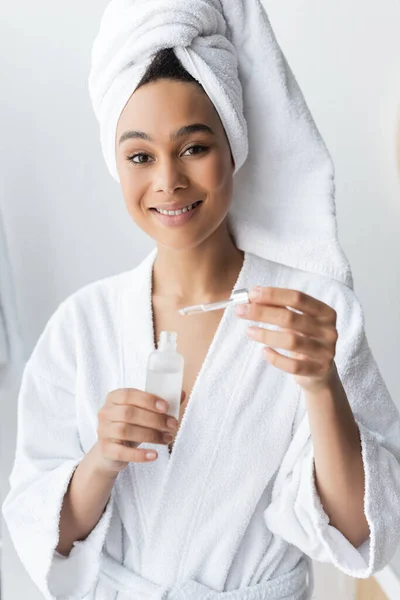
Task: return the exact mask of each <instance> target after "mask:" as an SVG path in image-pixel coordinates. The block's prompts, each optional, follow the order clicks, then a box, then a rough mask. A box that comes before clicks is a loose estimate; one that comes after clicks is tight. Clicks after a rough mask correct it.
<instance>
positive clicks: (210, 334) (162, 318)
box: [153, 301, 223, 452]
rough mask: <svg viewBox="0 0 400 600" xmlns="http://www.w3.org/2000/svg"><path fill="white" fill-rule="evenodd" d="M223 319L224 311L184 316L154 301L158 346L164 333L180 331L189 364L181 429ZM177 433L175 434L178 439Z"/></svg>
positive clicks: (179, 342) (181, 346) (181, 349)
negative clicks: (196, 384)
mask: <svg viewBox="0 0 400 600" xmlns="http://www.w3.org/2000/svg"><path fill="white" fill-rule="evenodd" d="M222 315H223V311H222V310H219V311H212V312H209V313H200V314H198V315H190V316H188V315H186V316H182V315H180V314H179V313H178V312H177V309H171V308H168V307H166V306H163V305H162V304H161V303H159V302H157V301H153V323H154V337H155V340H154V343H155V345H157V344H158V340H159V338H160V333H161V331H176V333H177V338H178V339H177V351H178V352H179V353H180V354H182V356H183V357H184V361H185V366H184V370H183V390H184V391H185V392H186V395H185V399H184V401H183V402H182V403H181V407H180V412H179V419H178V421H179V425H180V424H181V421H182V417H183V414H184V412H185V409H186V406H187V404H188V401H189V399H190V396H191V393H192V390H193V386H194V384H195V381H196V379H197V376H198V374H199V372H200V369H201V367H202V364H203V362H204V359H205V357H206V355H207V352H208V350H209V347H210V345H211V342H212V340H213V338H214V336H215V333H216V331H217V329H218V325H219V323H220V321H221V318H222ZM178 429H179V428H178ZM177 431H178V430H177ZM177 431H176V432H175V435H174V439H175V436H176V433H177ZM172 445H173V442H172V443H171V444H169V449H170V452H171V448H172Z"/></svg>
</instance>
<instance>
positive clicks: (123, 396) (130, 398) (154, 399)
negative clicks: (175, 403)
mask: <svg viewBox="0 0 400 600" xmlns="http://www.w3.org/2000/svg"><path fill="white" fill-rule="evenodd" d="M114 392H115V393H113V392H112V393H111V394H110V400H111V401H112V402H113V403H114V404H129V405H131V406H139V407H140V408H145V409H146V410H153V411H155V412H158V413H159V412H166V411H167V410H168V406H169V405H168V402H167V401H166V400H164V399H163V398H160V397H159V396H156V395H154V394H150V393H149V392H144V391H142V390H137V389H135V388H121V389H118V390H114ZM157 403H160V405H159V406H158V404H157Z"/></svg>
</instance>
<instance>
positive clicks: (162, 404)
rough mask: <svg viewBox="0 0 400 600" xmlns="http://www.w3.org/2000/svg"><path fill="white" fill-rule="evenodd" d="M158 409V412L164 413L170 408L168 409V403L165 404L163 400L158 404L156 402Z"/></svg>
mask: <svg viewBox="0 0 400 600" xmlns="http://www.w3.org/2000/svg"><path fill="white" fill-rule="evenodd" d="M156 408H157V409H158V410H162V411H164V410H167V408H168V407H167V404H166V402H163V401H162V400H157V402H156Z"/></svg>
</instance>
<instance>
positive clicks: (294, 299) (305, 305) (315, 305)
mask: <svg viewBox="0 0 400 600" xmlns="http://www.w3.org/2000/svg"><path fill="white" fill-rule="evenodd" d="M251 300H252V301H254V302H255V303H257V304H270V305H273V306H285V307H291V308H294V309H296V310H300V311H301V312H302V313H306V314H309V315H311V316H314V317H320V318H322V319H324V320H327V321H329V322H332V323H335V324H336V311H335V310H334V309H333V308H332V307H331V306H329V305H328V304H326V303H325V302H322V301H321V300H317V298H313V297H312V296H309V295H308V294H306V293H304V292H302V291H300V290H292V289H286V288H278V287H260V293H259V295H258V296H257V298H254V299H253V297H251Z"/></svg>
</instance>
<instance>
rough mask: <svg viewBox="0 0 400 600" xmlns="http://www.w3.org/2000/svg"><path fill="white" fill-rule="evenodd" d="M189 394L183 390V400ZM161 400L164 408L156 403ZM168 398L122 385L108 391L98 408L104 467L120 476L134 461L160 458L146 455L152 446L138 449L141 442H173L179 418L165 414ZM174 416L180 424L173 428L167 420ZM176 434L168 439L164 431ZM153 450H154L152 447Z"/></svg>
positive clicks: (98, 436)
mask: <svg viewBox="0 0 400 600" xmlns="http://www.w3.org/2000/svg"><path fill="white" fill-rule="evenodd" d="M184 397H185V392H184V391H183V390H182V394H181V403H182V402H183V399H184ZM157 401H160V402H161V403H162V405H163V408H162V409H160V408H158V407H157V406H156V402H157ZM167 410H168V402H167V401H166V400H163V399H162V398H159V397H158V396H155V395H154V394H150V393H148V392H143V391H141V390H138V389H136V388H120V389H117V390H113V391H112V392H109V394H107V398H106V401H105V403H104V406H103V407H102V408H101V409H100V411H99V412H98V427H97V445H98V455H99V460H100V462H101V464H100V465H99V466H100V468H101V469H102V470H103V471H104V470H105V471H106V472H107V473H109V474H110V475H113V476H116V475H117V474H118V473H119V472H120V471H122V469H124V468H125V467H126V466H127V465H128V464H129V463H130V462H149V461H151V460H154V459H155V458H157V453H156V455H155V456H154V458H146V453H147V452H149V451H150V450H149V449H146V448H143V449H140V450H139V449H138V448H137V447H138V446H139V444H141V443H143V442H150V443H152V444H169V443H171V441H172V439H173V436H174V435H175V433H176V429H177V426H178V422H177V420H176V419H175V418H174V417H171V416H170V415H167V414H165V413H166V411H167ZM169 419H172V421H174V422H175V424H176V427H175V428H172V429H171V428H170V427H169V426H168V425H167V420H169ZM165 433H169V434H173V435H172V436H171V437H170V439H164V437H163V434H165ZM151 452H154V451H153V450H151Z"/></svg>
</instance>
